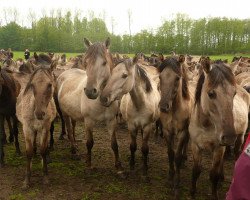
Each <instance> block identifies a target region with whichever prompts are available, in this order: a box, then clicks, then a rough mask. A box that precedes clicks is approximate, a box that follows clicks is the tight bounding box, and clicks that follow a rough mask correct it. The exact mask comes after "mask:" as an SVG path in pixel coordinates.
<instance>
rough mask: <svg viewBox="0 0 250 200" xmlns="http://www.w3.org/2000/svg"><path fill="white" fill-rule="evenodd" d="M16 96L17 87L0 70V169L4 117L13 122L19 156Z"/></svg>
mask: <svg viewBox="0 0 250 200" xmlns="http://www.w3.org/2000/svg"><path fill="white" fill-rule="evenodd" d="M16 96H17V87H16V84H15V82H14V80H13V78H12V77H11V75H10V74H9V73H8V72H7V71H6V70H5V69H1V68H0V167H1V166H2V165H3V164H4V150H3V142H4V133H5V131H4V119H5V117H6V118H7V119H9V120H11V119H12V120H13V135H14V137H15V146H16V152H17V153H18V154H20V148H19V142H18V126H17V125H18V120H17V118H16ZM9 122H10V121H9ZM9 125H10V126H9V128H10V129H12V125H11V124H9ZM10 131H11V130H10ZM10 139H11V138H10Z"/></svg>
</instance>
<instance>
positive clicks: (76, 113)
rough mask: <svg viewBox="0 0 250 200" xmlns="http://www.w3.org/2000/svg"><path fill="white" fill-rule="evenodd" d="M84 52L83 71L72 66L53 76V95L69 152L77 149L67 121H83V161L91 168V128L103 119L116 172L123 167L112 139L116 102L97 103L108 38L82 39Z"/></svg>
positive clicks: (106, 68) (108, 63)
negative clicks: (58, 107)
mask: <svg viewBox="0 0 250 200" xmlns="http://www.w3.org/2000/svg"><path fill="white" fill-rule="evenodd" d="M84 42H85V45H86V47H87V51H86V53H85V55H84V57H83V59H82V63H83V66H84V68H85V70H81V69H77V68H73V69H69V70H67V71H65V72H63V73H62V74H61V75H60V76H59V77H58V79H57V97H58V102H59V105H60V108H61V111H62V113H63V118H64V120H65V124H66V127H67V132H68V135H69V138H70V142H71V151H72V153H73V154H75V153H76V151H77V148H76V144H75V140H74V137H73V135H72V134H73V130H72V125H71V121H72V120H74V121H84V124H85V132H86V136H87V142H86V147H87V157H86V164H87V167H88V168H91V150H92V147H93V145H94V140H93V127H94V125H95V123H96V122H98V121H105V122H106V125H107V128H108V133H109V134H110V136H111V148H112V150H113V152H114V155H115V167H116V169H117V170H118V173H119V174H122V173H121V172H123V168H122V165H121V162H120V158H119V152H118V144H117V140H116V126H117V122H116V114H117V113H118V101H116V102H114V103H113V104H112V105H111V106H110V107H105V106H103V105H102V104H101V102H100V98H99V94H100V93H101V91H102V90H103V88H104V86H105V84H106V82H107V81H108V79H109V77H110V75H111V71H112V68H113V62H112V56H111V54H110V53H109V46H110V39H109V38H108V39H107V40H106V41H105V42H96V43H93V44H92V43H91V42H90V41H89V40H88V39H86V38H85V39H84Z"/></svg>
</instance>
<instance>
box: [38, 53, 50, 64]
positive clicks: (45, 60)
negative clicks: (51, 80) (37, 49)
mask: <svg viewBox="0 0 250 200" xmlns="http://www.w3.org/2000/svg"><path fill="white" fill-rule="evenodd" d="M37 62H38V63H41V64H44V63H46V64H51V63H52V59H51V57H50V56H49V55H47V54H44V53H40V54H39V55H38V58H37Z"/></svg>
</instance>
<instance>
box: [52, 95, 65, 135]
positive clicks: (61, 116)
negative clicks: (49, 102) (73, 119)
mask: <svg viewBox="0 0 250 200" xmlns="http://www.w3.org/2000/svg"><path fill="white" fill-rule="evenodd" d="M54 100H55V104H56V110H57V112H58V114H59V116H60V119H61V134H60V136H59V140H63V139H64V135H66V127H65V121H64V118H63V114H62V111H61V109H60V105H59V102H58V98H57V95H54Z"/></svg>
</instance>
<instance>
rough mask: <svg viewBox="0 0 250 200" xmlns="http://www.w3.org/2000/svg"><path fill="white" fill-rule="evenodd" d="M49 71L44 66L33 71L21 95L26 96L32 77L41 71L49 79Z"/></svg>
mask: <svg viewBox="0 0 250 200" xmlns="http://www.w3.org/2000/svg"><path fill="white" fill-rule="evenodd" d="M49 69H50V68H48V67H45V66H41V67H38V68H36V69H35V70H34V71H33V73H32V74H31V76H30V79H29V81H28V83H27V85H26V87H25V89H24V93H23V94H26V93H27V92H28V90H29V89H30V88H31V82H32V80H33V78H34V76H35V75H36V73H37V72H38V71H43V72H45V74H46V75H47V76H48V77H49V78H50V75H49V74H48V72H47V71H48V70H49ZM52 80H53V78H52Z"/></svg>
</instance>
